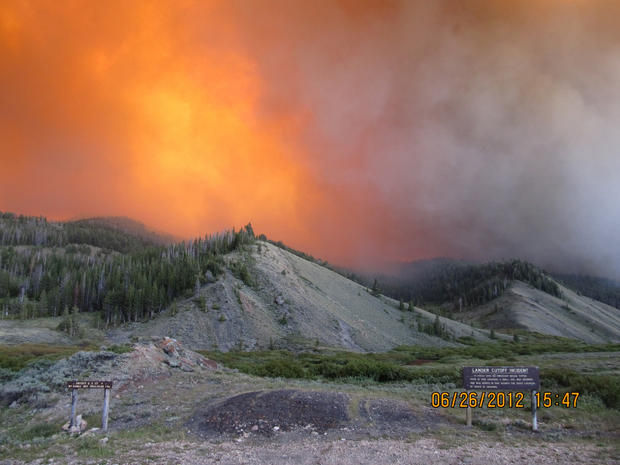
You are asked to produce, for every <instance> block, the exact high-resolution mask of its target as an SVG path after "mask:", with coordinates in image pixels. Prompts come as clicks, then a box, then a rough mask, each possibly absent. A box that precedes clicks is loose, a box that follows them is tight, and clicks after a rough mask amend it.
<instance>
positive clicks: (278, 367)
mask: <svg viewBox="0 0 620 465" xmlns="http://www.w3.org/2000/svg"><path fill="white" fill-rule="evenodd" d="M256 374H257V375H258V376H266V377H269V378H305V377H306V371H305V370H304V369H303V367H302V366H301V365H300V364H299V363H297V362H294V361H292V360H273V361H271V362H267V363H266V364H265V365H263V366H262V367H260V368H259V369H258V370H257V373H256Z"/></svg>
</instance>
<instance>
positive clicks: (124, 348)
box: [107, 344, 133, 354]
mask: <svg viewBox="0 0 620 465" xmlns="http://www.w3.org/2000/svg"><path fill="white" fill-rule="evenodd" d="M107 350H108V351H109V352H114V353H115V354H126V353H128V352H132V351H133V346H132V345H131V344H117V345H113V346H110V347H108V348H107Z"/></svg>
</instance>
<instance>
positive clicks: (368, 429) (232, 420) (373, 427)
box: [186, 389, 447, 439]
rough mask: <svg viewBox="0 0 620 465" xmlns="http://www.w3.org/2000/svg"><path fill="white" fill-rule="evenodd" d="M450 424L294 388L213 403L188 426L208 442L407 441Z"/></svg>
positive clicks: (425, 413)
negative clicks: (279, 438) (318, 437)
mask: <svg viewBox="0 0 620 465" xmlns="http://www.w3.org/2000/svg"><path fill="white" fill-rule="evenodd" d="M446 421H447V420H446V419H445V418H443V417H442V416H441V415H440V414H439V413H438V412H437V411H436V410H433V409H430V408H420V409H417V410H413V409H412V408H411V406H410V405H409V404H408V403H407V402H405V401H399V400H393V399H383V398H373V399H369V398H361V399H358V398H355V397H353V398H352V397H351V396H349V395H347V394H344V393H341V392H324V391H299V390H294V389H289V390H276V391H256V392H248V393H245V394H240V395H237V396H233V397H229V398H227V399H225V400H221V401H218V402H217V403H214V402H213V401H210V402H209V403H208V404H206V405H203V406H201V407H199V408H198V409H197V410H196V411H195V413H194V415H193V416H192V418H191V419H190V420H189V421H188V422H187V424H186V426H187V427H188V428H189V429H190V430H191V431H192V432H194V433H195V434H197V435H198V436H201V437H203V438H210V437H214V436H218V435H239V436H241V435H242V436H244V437H248V436H249V435H252V434H258V435H263V436H270V435H273V434H275V433H277V432H288V431H296V432H297V433H307V434H311V433H314V434H318V433H326V434H332V433H335V434H337V435H338V436H339V437H347V438H350V439H361V438H365V437H383V436H390V437H406V436H407V435H409V434H411V432H414V431H416V432H421V431H426V430H429V429H434V428H437V427H439V426H440V425H442V424H445V423H446ZM328 431H329V433H328Z"/></svg>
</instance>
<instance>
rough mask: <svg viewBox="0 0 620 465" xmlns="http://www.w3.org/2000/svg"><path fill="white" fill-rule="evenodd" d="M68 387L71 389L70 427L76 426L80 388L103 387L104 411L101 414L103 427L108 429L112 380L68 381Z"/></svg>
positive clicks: (105, 429) (104, 429)
mask: <svg viewBox="0 0 620 465" xmlns="http://www.w3.org/2000/svg"><path fill="white" fill-rule="evenodd" d="M67 388H68V389H71V417H70V418H69V428H70V429H71V428H73V427H74V426H75V418H76V417H75V413H76V409H77V398H78V391H77V390H78V389H103V413H102V415H101V429H102V430H103V431H107V430H108V410H109V406H110V389H112V381H77V380H73V381H67Z"/></svg>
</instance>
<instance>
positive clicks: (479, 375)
mask: <svg viewBox="0 0 620 465" xmlns="http://www.w3.org/2000/svg"><path fill="white" fill-rule="evenodd" d="M463 388H464V389H466V390H467V391H470V390H481V391H487V390H491V391H522V392H525V391H531V393H532V430H533V431H538V419H537V417H536V399H535V397H536V391H538V390H539V389H540V375H539V372H538V367H463ZM500 394H502V393H501V392H500V393H499V394H497V397H500ZM501 397H503V398H504V399H505V397H506V395H505V394H502V396H501ZM508 397H509V398H510V399H512V396H508ZM522 397H523V396H522V395H521V398H522ZM471 417H472V412H471V407H470V406H469V403H468V406H467V413H466V421H467V426H471Z"/></svg>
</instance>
